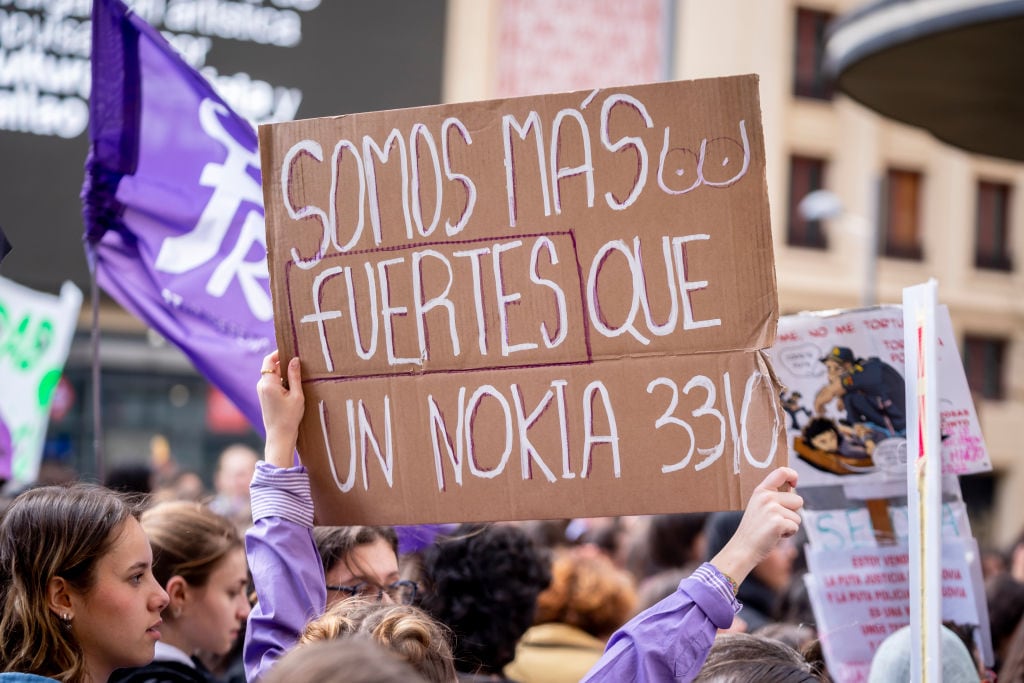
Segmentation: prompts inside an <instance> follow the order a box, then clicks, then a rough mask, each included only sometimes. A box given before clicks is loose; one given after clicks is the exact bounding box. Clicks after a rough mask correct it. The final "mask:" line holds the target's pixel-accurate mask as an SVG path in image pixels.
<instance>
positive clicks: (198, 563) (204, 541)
mask: <svg viewBox="0 0 1024 683" xmlns="http://www.w3.org/2000/svg"><path fill="white" fill-rule="evenodd" d="M141 521H142V528H143V530H144V531H145V532H146V535H147V536H148V537H149V542H150V543H151V544H152V546H153V574H154V575H155V576H156V579H157V581H159V582H160V585H162V586H163V587H164V589H165V590H166V591H167V595H168V596H169V598H170V600H169V602H168V604H167V607H166V609H164V614H163V619H164V625H163V629H162V633H163V635H162V637H161V639H160V642H159V643H157V644H156V654H155V658H154V661H153V662H152V663H150V664H147V665H146V666H142V667H138V668H134V669H123V670H121V671H118V672H116V673H115V674H114V675H113V676H112V677H111V679H110V680H111V683H115V682H116V683H208V682H209V681H211V680H212V679H211V678H210V676H209V675H208V674H207V672H206V671H205V669H204V668H203V666H202V665H201V664H200V663H199V661H198V660H197V659H196V654H197V653H198V652H199V651H203V652H205V653H209V654H214V655H223V654H225V653H227V652H228V651H229V650H230V649H231V646H232V645H233V644H234V643H235V640H236V639H237V638H238V634H239V633H240V632H241V630H242V627H243V626H244V624H245V618H246V617H247V616H248V615H249V601H248V597H247V595H246V593H247V591H246V589H247V588H248V585H249V572H248V567H247V566H246V563H245V548H244V547H243V543H242V537H241V536H240V535H239V533H238V530H237V528H236V527H235V524H234V523H233V522H232V521H231V520H229V519H228V518H227V517H224V516H222V515H218V514H217V513H215V512H213V511H212V510H210V509H209V508H207V507H205V506H203V505H201V504H199V503H193V502H188V501H174V502H167V503H160V504H158V505H155V506H154V507H152V508H150V509H149V510H147V511H146V512H144V513H143V514H142V519H141Z"/></svg>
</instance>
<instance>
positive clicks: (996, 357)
mask: <svg viewBox="0 0 1024 683" xmlns="http://www.w3.org/2000/svg"><path fill="white" fill-rule="evenodd" d="M1005 357H1006V340H1005V339H1002V338H1000V337H984V336H980V335H971V334H968V335H967V336H966V337H965V338H964V372H966V374H967V384H968V386H970V388H971V391H973V392H974V393H976V394H979V395H981V397H982V398H987V399H992V400H996V401H998V400H1002V398H1003V359H1004V358H1005Z"/></svg>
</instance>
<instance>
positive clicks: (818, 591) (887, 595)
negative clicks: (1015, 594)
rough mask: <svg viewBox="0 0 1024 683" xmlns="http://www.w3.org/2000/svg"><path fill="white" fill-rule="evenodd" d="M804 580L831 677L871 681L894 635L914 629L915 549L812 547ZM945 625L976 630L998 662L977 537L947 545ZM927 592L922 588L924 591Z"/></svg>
mask: <svg viewBox="0 0 1024 683" xmlns="http://www.w3.org/2000/svg"><path fill="white" fill-rule="evenodd" d="M807 564H808V566H809V567H810V570H811V571H810V573H809V574H806V575H805V576H804V580H805V582H806V584H807V589H808V591H807V592H808V597H809V598H810V600H811V607H812V609H813V610H814V617H815V621H816V622H817V623H816V626H817V629H818V635H819V638H820V639H821V644H822V650H823V652H824V655H825V661H826V663H827V664H828V670H829V674H830V675H831V676H832V678H833V680H835V681H836V682H837V683H859V682H862V681H866V680H867V678H868V677H867V674H868V671H869V669H870V667H871V658H872V656H873V654H874V652H875V650H876V649H878V646H879V644H881V642H882V641H883V640H885V638H886V636H888V635H889V634H890V633H893V632H895V631H897V630H899V629H900V628H902V627H904V626H906V625H907V624H909V623H910V594H911V592H912V591H913V590H915V588H914V587H912V586H911V582H910V550H909V547H908V546H906V545H900V546H887V547H879V548H874V549H850V550H834V549H831V550H824V549H820V548H813V547H809V548H808V550H807ZM941 566H942V575H941V582H942V584H941V593H942V620H943V621H953V622H956V623H958V624H969V625H972V626H976V627H977V629H976V631H975V640H976V644H977V646H978V651H979V652H981V653H982V656H983V658H984V659H985V661H989V662H990V661H991V640H990V636H989V629H988V623H989V622H988V608H987V606H986V604H985V591H984V584H983V582H982V577H981V564H980V561H979V554H978V545H977V543H976V542H975V541H974V539H973V538H966V539H961V540H951V539H946V540H945V541H944V542H943V545H942V562H941ZM918 590H919V589H918Z"/></svg>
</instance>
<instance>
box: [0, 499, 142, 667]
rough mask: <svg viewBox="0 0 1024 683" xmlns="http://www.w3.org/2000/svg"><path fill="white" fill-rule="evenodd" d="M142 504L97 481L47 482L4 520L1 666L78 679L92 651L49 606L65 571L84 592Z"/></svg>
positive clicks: (0, 525)
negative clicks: (86, 652)
mask: <svg viewBox="0 0 1024 683" xmlns="http://www.w3.org/2000/svg"><path fill="white" fill-rule="evenodd" d="M135 516H137V511H136V510H135V509H134V508H133V507H132V506H131V505H129V503H128V502H127V501H126V500H125V499H124V498H122V497H120V496H119V495H118V494H116V493H114V492H112V491H110V490H108V489H105V488H102V487H99V486H95V485H89V484H75V485H72V486H69V487H62V486H47V487H43V488H38V489H32V490H30V491H26V492H24V493H22V494H21V495H19V496H18V497H17V498H16V499H15V500H14V502H13V503H12V504H11V506H10V507H9V508H8V509H7V512H6V513H4V515H3V519H2V520H0V633H2V634H3V637H2V638H0V671H19V672H22V673H34V674H37V675H40V676H48V677H50V678H55V679H57V680H58V681H63V682H64V683H76V682H77V681H81V680H83V679H84V678H85V673H86V670H85V655H84V653H83V652H82V649H81V646H80V645H79V644H78V642H77V641H76V640H75V638H74V635H73V634H72V632H71V629H68V628H64V627H62V626H61V624H60V620H59V618H58V616H57V615H56V614H54V613H53V611H52V610H51V609H50V608H49V606H48V600H49V594H48V585H49V583H50V580H51V579H53V578H54V577H61V578H62V579H64V581H66V582H67V583H68V584H69V585H70V586H71V587H72V588H74V589H75V590H76V591H78V592H80V593H83V594H84V593H87V592H88V591H89V590H90V589H91V588H92V586H93V583H94V581H95V579H96V563H97V562H98V561H99V560H100V558H102V557H103V556H104V555H105V554H106V553H107V552H108V551H109V550H110V547H111V545H113V543H114V541H115V540H116V539H117V538H118V535H119V534H120V533H121V531H122V528H123V525H124V523H125V521H126V520H127V519H128V518H129V517H135Z"/></svg>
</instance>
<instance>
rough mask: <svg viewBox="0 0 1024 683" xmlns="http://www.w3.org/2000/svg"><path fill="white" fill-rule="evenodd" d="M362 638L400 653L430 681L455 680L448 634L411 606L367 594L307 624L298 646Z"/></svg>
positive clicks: (351, 599) (336, 606)
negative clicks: (381, 599) (377, 599)
mask: <svg viewBox="0 0 1024 683" xmlns="http://www.w3.org/2000/svg"><path fill="white" fill-rule="evenodd" d="M363 637H366V638H369V639H371V640H373V641H374V642H376V643H378V644H380V645H382V646H384V647H385V648H387V649H388V650H391V651H392V652H394V653H395V654H397V655H398V656H399V657H401V658H402V659H404V660H405V661H406V662H408V663H409V664H411V665H412V667H413V668H414V669H416V671H418V672H419V673H420V675H421V676H423V677H424V678H425V679H426V680H428V681H432V682H434V683H453V681H455V677H456V674H455V665H454V664H453V663H452V650H451V647H449V645H448V633H447V632H446V630H445V628H444V627H443V626H441V625H440V624H439V623H437V622H436V621H435V620H434V619H432V618H431V617H430V616H429V615H428V614H427V613H426V612H424V611H423V610H421V609H419V608H416V607H413V606H412V605H399V604H394V603H389V602H377V601H372V602H371V601H369V600H367V599H366V598H364V597H355V598H348V599H346V600H341V601H339V602H336V603H334V604H333V605H331V606H330V607H328V608H327V611H326V612H324V613H323V614H322V615H321V616H319V617H317V618H316V619H314V620H313V621H311V622H309V623H308V624H306V629H305V631H303V633H302V636H301V637H300V638H299V647H304V646H306V645H308V644H310V643H315V642H319V641H322V640H339V639H342V638H346V639H347V638H363Z"/></svg>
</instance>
